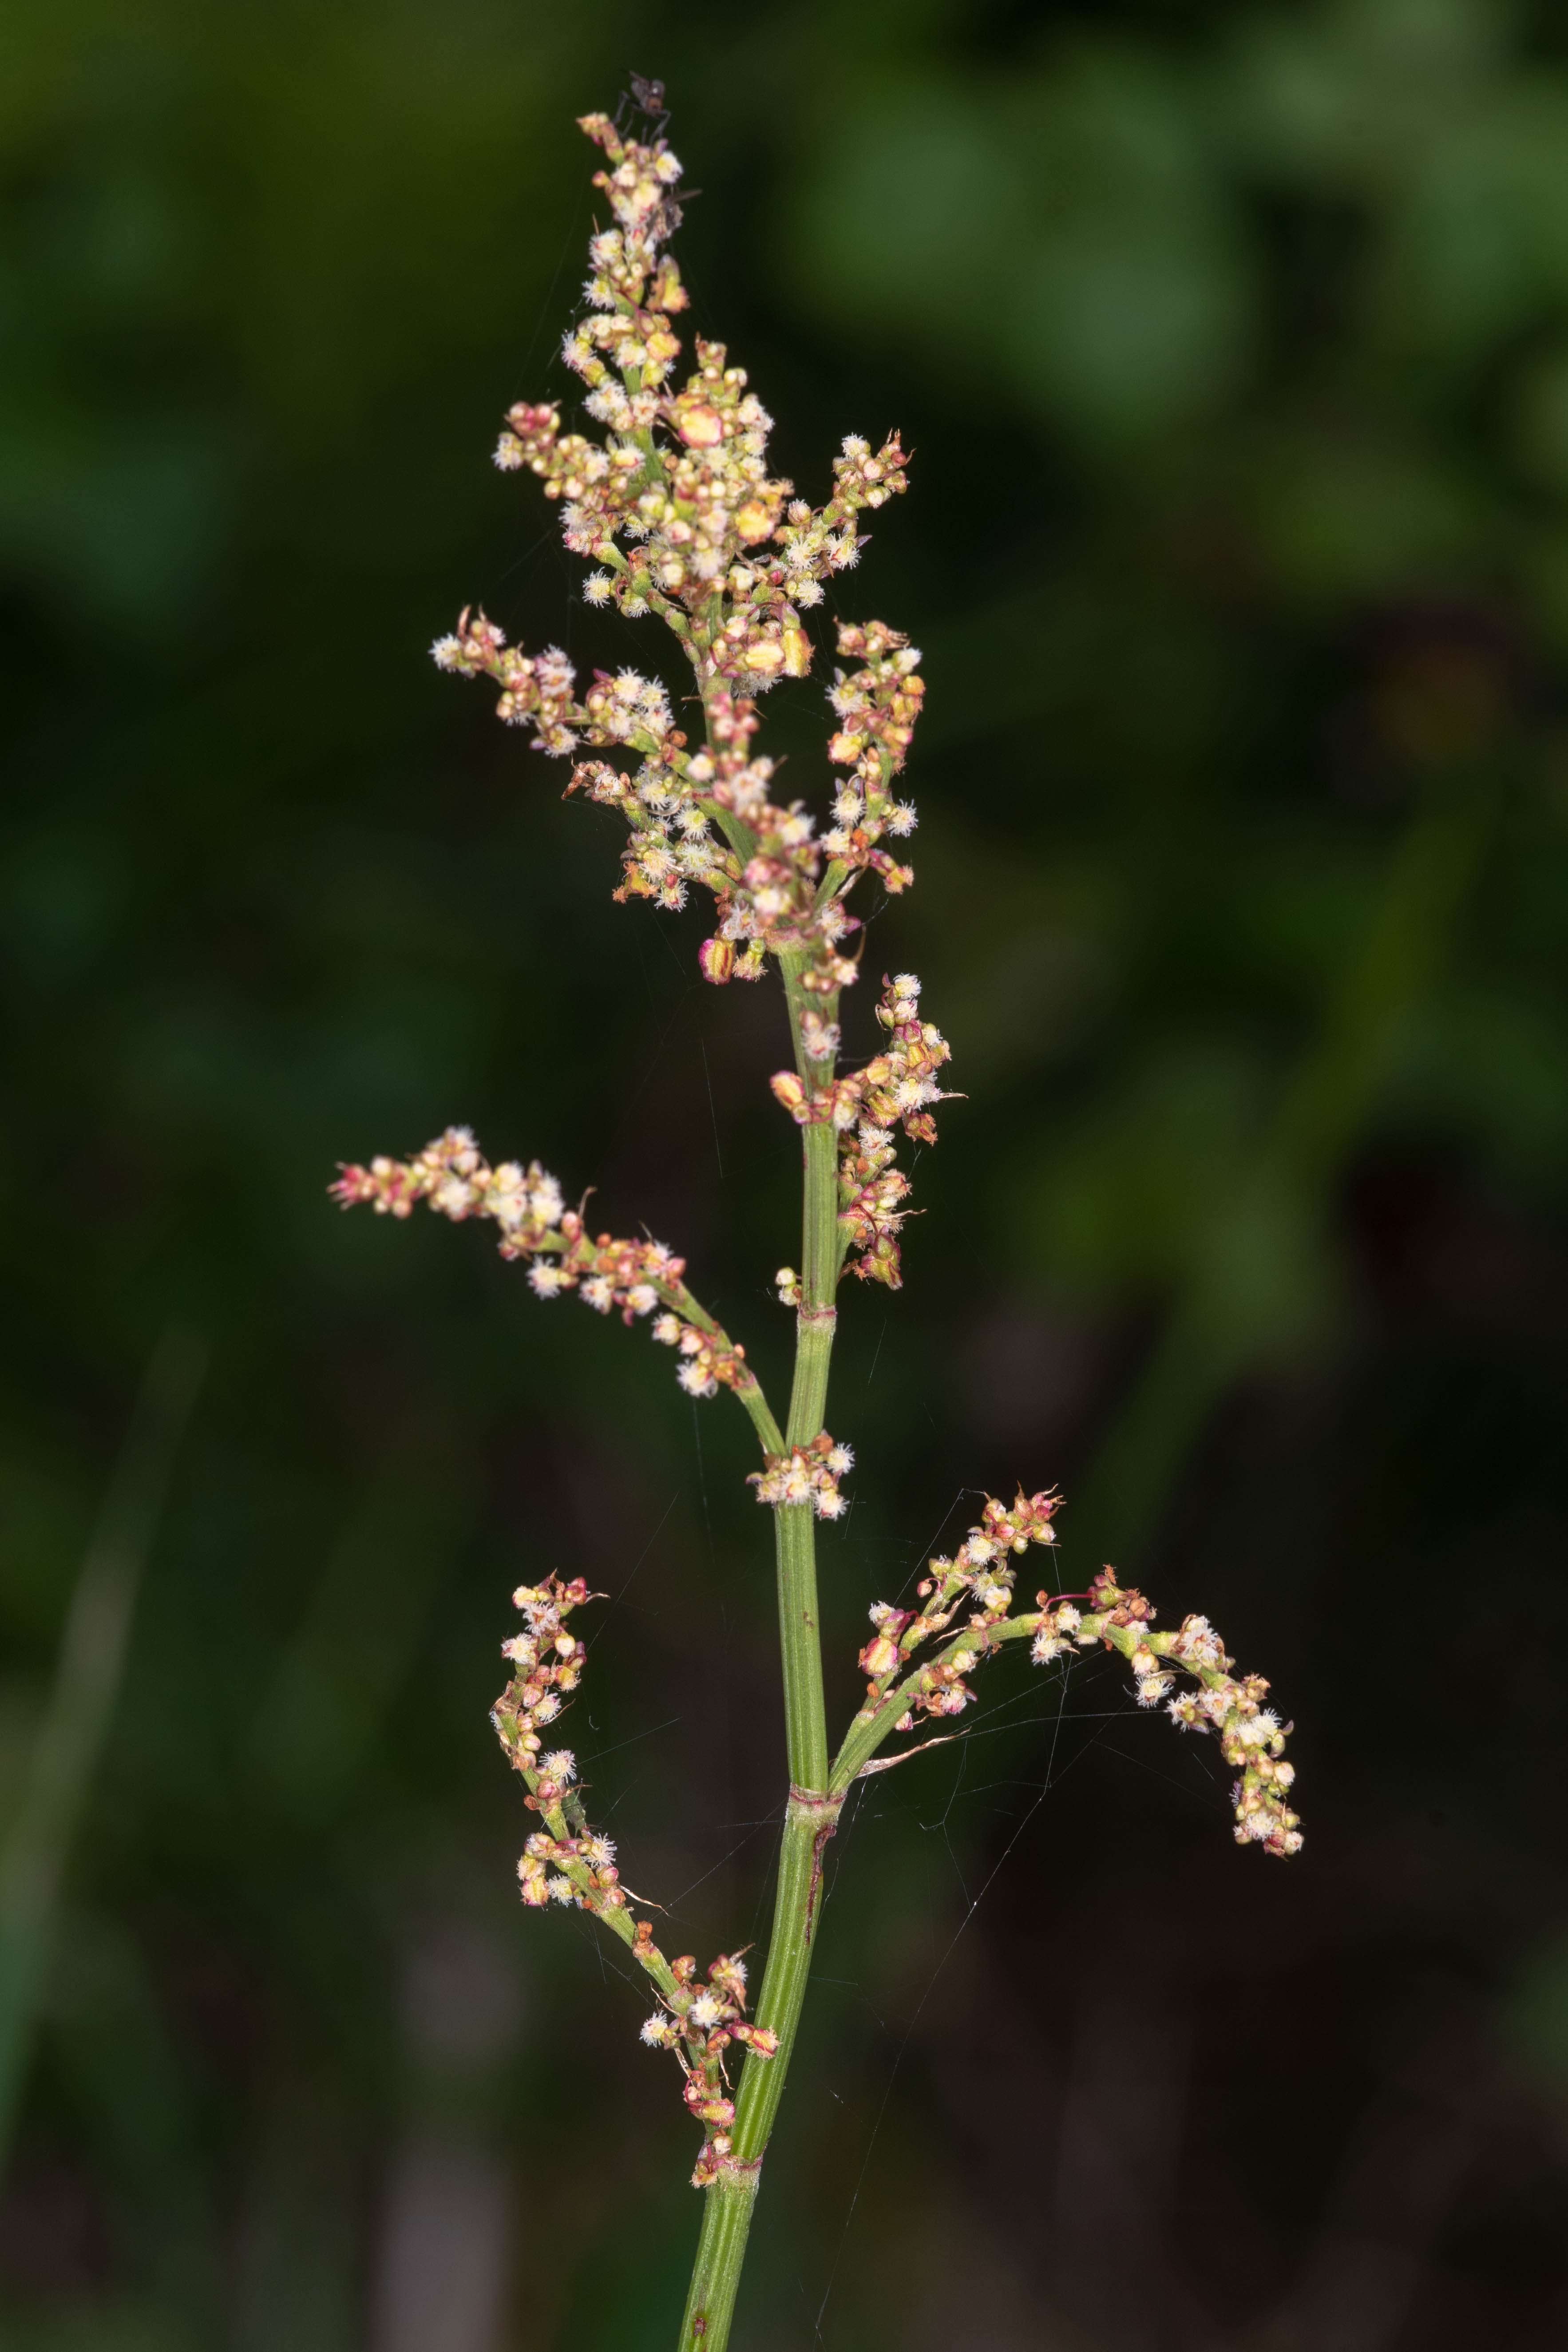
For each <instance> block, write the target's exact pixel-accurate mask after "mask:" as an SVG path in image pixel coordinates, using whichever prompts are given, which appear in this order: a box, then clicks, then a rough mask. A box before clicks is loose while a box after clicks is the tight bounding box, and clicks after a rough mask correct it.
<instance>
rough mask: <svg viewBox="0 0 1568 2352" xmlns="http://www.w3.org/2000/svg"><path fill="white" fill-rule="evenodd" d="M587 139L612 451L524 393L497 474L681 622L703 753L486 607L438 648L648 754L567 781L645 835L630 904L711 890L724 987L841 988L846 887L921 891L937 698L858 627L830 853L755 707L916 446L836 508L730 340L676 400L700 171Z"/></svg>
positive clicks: (600, 564)
mask: <svg viewBox="0 0 1568 2352" xmlns="http://www.w3.org/2000/svg"><path fill="white" fill-rule="evenodd" d="M582 128H583V129H584V131H586V133H587V134H588V136H589V138H590V139H592V140H593V141H594V142H595V144H596V145H598V146H599V147H601V148H602V149H603V150H604V152H605V169H603V170H601V171H599V172H597V173H595V186H596V187H599V188H602V189H603V190H604V192H605V195H606V197H607V199H608V201H609V205H610V210H611V213H612V215H613V219H614V226H610V227H607V228H603V229H600V230H598V231H596V232H595V236H593V238H592V239H591V241H590V245H589V259H590V262H591V265H592V268H591V274H590V276H589V278H588V280H587V284H586V286H585V288H584V296H585V301H586V306H587V308H586V315H585V316H584V318H582V319H581V320H579V321H578V323H577V324H576V325H574V327H573V328H572V330H571V331H570V332H569V333H568V335H567V337H566V340H565V342H564V345H563V356H564V358H565V360H566V362H567V364H568V366H569V367H571V368H572V369H573V370H574V372H575V373H576V374H578V375H579V376H580V377H581V378H582V379H583V381H584V383H585V384H586V386H587V398H586V401H585V403H584V405H585V406H586V408H587V411H588V414H589V415H590V417H591V418H592V419H593V420H594V421H595V423H596V424H597V425H600V426H602V427H603V428H604V437H603V439H602V440H595V439H590V438H589V437H587V436H584V435H583V434H581V433H572V432H563V430H562V421H561V415H560V411H559V409H558V408H557V407H556V406H555V405H554V404H552V403H550V402H544V403H539V404H529V403H527V402H520V403H519V404H517V406H515V407H514V408H512V409H511V410H510V412H509V414H508V417H507V427H506V430H505V431H504V432H503V433H502V435H501V437H500V443H499V445H498V446H497V449H496V463H497V464H498V465H499V466H500V467H503V468H504V469H506V470H508V471H515V470H517V469H519V468H524V467H525V468H527V469H528V470H529V471H531V472H532V473H534V474H536V475H537V476H538V477H539V478H540V479H541V480H542V483H543V486H544V492H545V496H546V497H547V498H551V499H560V500H561V501H562V507H561V520H562V532H563V538H564V540H565V543H566V545H567V547H568V548H569V549H571V550H572V551H574V552H575V553H577V554H581V555H584V556H587V557H589V558H590V559H591V560H592V561H593V562H594V563H595V566H596V568H595V570H594V571H593V572H590V574H589V576H588V578H587V580H586V581H585V583H584V592H583V593H584V596H585V597H586V599H587V601H588V602H589V603H590V604H596V605H606V604H615V605H616V606H617V608H618V609H619V610H620V611H621V612H622V613H623V614H626V615H627V616H629V617H631V618H634V619H635V618H637V617H638V616H640V615H641V614H646V613H649V612H654V613H658V614H659V615H660V616H661V617H662V618H663V619H664V620H665V621H666V622H667V623H668V625H669V626H670V628H671V629H672V630H673V631H674V633H675V635H676V636H677V637H678V638H679V641H680V644H681V646H682V647H683V648H684V650H685V652H686V655H687V656H688V658H689V661H690V663H691V665H692V667H693V669H694V670H695V672H696V676H697V682H698V687H699V690H700V698H701V703H702V708H703V713H704V718H705V720H706V729H707V740H706V743H705V744H704V745H703V746H702V747H701V748H700V749H699V750H698V751H695V752H693V751H691V750H690V749H689V743H688V739H687V737H686V735H685V734H684V733H683V732H682V730H679V728H677V727H676V726H675V725H674V724H673V722H672V719H671V717H670V712H669V708H668V699H667V698H666V696H665V693H664V689H663V688H662V687H660V686H658V684H657V683H653V682H650V681H649V680H647V679H646V678H644V677H641V676H640V674H639V673H638V672H637V671H635V670H624V671H621V672H620V673H618V674H617V675H616V676H615V677H610V676H609V675H608V674H606V673H604V672H599V673H596V674H595V683H594V684H593V686H592V687H590V688H589V689H588V691H587V693H586V694H585V695H584V697H583V698H582V700H581V701H578V700H577V699H576V697H575V688H576V677H575V673H574V669H573V667H572V665H571V663H570V662H568V661H567V659H566V657H565V656H564V655H563V653H562V652H561V651H560V650H559V648H557V647H553V646H552V647H551V648H549V649H548V650H547V651H546V652H544V653H542V654H538V655H532V656H531V655H527V654H524V653H523V652H522V651H521V649H520V648H518V647H515V646H508V645H507V643H506V640H505V637H504V635H503V634H502V632H501V631H500V629H498V628H497V627H496V625H495V624H494V623H493V622H491V621H489V620H488V619H487V618H486V617H485V615H484V614H479V615H478V617H477V618H476V617H471V616H470V614H468V613H465V614H463V616H462V619H461V620H460V621H459V623H458V629H457V632H456V634H455V635H450V636H445V637H442V638H439V639H438V640H437V643H436V645H435V646H434V647H433V649H432V650H433V652H434V655H435V658H436V660H437V663H438V664H439V665H440V666H441V667H443V668H445V669H451V670H458V671H461V672H464V673H466V674H468V675H469V676H478V675H484V676H487V677H491V678H493V679H494V680H495V682H496V684H497V685H498V686H499V687H500V704H499V709H500V716H501V718H502V719H506V720H507V721H509V722H510V723H511V724H514V725H521V724H526V725H528V726H530V727H531V728H532V730H533V732H534V740H535V748H536V749H538V750H541V751H547V752H550V753H552V754H554V755H557V756H565V755H566V754H568V753H571V752H573V751H576V749H577V748H578V745H579V743H580V742H586V743H587V744H588V745H589V746H590V747H592V748H595V749H603V748H605V747H608V746H618V747H620V748H622V749H625V750H628V751H635V752H636V753H637V755H638V756H639V759H640V761H641V764H640V766H639V767H638V768H637V770H636V772H633V773H627V772H624V771H622V770H621V769H619V768H617V767H616V766H615V765H613V764H612V763H611V762H609V761H605V760H590V761H582V762H580V763H579V764H578V766H577V767H576V768H575V770H574V773H573V778H572V783H571V786H570V787H569V789H570V790H574V791H581V792H583V793H585V794H586V795H587V797H588V798H589V799H591V800H594V801H596V802H599V803H602V804H604V805H607V806H613V807H616V808H617V809H619V810H620V812H621V814H623V815H624V816H625V817H626V821H627V824H628V825H629V826H630V829H631V839H630V842H629V845H628V846H627V849H626V853H625V857H624V866H625V872H624V877H623V879H622V882H621V886H620V887H619V889H618V890H617V891H616V897H617V898H622V899H626V898H652V899H654V900H655V901H657V903H658V904H659V905H660V906H664V907H671V908H674V907H679V906H682V905H683V904H684V903H685V899H686V894H687V890H688V888H689V886H690V885H691V884H692V883H693V882H695V883H698V884H700V885H701V886H702V887H706V888H708V889H710V890H711V891H712V892H713V893H714V896H715V898H717V900H718V923H717V926H716V929H715V930H714V932H713V934H712V936H711V938H710V939H709V940H707V941H706V943H705V944H704V947H703V949H702V950H701V968H702V971H703V973H704V975H705V977H706V978H707V979H709V980H710V981H714V982H725V981H728V980H731V979H734V978H738V979H743V980H751V979H755V978H756V977H758V975H759V974H760V973H761V971H762V969H763V957H764V956H765V955H766V954H769V953H772V954H779V955H783V954H790V955H798V956H800V957H802V959H803V965H804V969H803V972H802V977H803V979H804V981H805V984H806V985H807V986H809V987H811V988H813V989H815V990H816V991H817V992H819V993H821V994H823V995H829V994H831V993H833V992H835V991H837V989H839V988H841V987H843V986H844V985H846V984H847V982H850V981H852V980H853V979H854V978H855V973H856V967H855V963H854V961H853V959H852V958H851V957H850V956H849V955H847V953H846V952H845V942H846V940H847V939H848V938H849V937H850V935H851V934H852V933H853V932H854V931H855V930H856V929H858V925H857V924H856V923H855V921H854V920H853V919H851V918H850V917H849V916H848V915H847V913H846V912H845V909H844V907H843V904H842V899H843V895H844V893H845V891H846V890H847V889H848V888H849V887H852V886H853V884H854V882H855V880H856V879H857V878H858V876H859V875H860V874H861V873H865V872H871V873H876V874H879V875H880V877H881V878H882V880H883V882H884V883H885V884H886V886H887V887H888V888H889V889H890V890H900V889H902V888H904V887H906V886H907V884H908V883H909V882H910V880H912V878H913V877H912V875H911V873H910V868H909V867H908V866H901V865H900V864H899V863H898V862H897V861H896V860H895V859H894V858H893V857H892V856H890V855H889V853H888V852H887V851H886V850H885V849H883V848H881V847H880V846H879V844H880V842H881V840H882V837H883V835H887V834H891V835H895V836H902V835H907V834H908V833H909V832H910V830H911V828H912V826H913V824H914V822H915V814H914V810H913V809H912V808H911V807H910V805H909V804H908V803H900V802H898V801H895V800H894V799H893V797H892V796H891V793H890V790H889V786H890V783H891V780H892V778H893V776H894V774H895V773H896V772H897V771H898V770H899V769H900V767H901V766H902V764H903V761H904V758H905V755H906V753H907V751H908V749H909V744H910V733H911V730H912V729H913V725H914V720H915V718H916V717H917V715H918V713H919V709H920V705H921V695H922V693H923V691H924V688H923V686H922V683H921V678H920V677H919V676H918V675H917V667H918V663H919V659H920V656H919V655H918V654H917V653H916V652H914V651H913V650H912V649H911V648H910V646H908V644H907V642H906V640H905V639H904V638H903V637H901V636H900V635H899V634H898V632H897V631H896V630H893V629H889V628H888V627H887V626H886V625H884V624H883V623H881V622H878V621H873V622H869V623H868V624H866V625H864V626H863V627H861V626H854V625H840V627H839V630H838V650H839V653H840V655H841V656H846V657H851V658H855V659H858V660H859V661H860V662H861V664H862V665H863V666H862V667H860V668H859V669H858V670H856V671H855V672H854V673H853V674H852V675H851V676H849V677H846V676H845V674H844V673H843V672H842V671H839V672H837V676H836V682H835V686H834V688H833V691H832V697H831V699H832V702H833V706H834V710H835V713H836V716H837V722H838V723H837V732H836V733H835V735H834V737H833V740H832V743H831V744H830V746H829V757H830V759H831V760H832V761H835V762H836V763H837V764H839V765H842V766H844V767H847V768H848V769H849V770H850V773H849V775H848V776H847V777H846V779H845V780H844V782H843V783H842V784H841V785H840V786H839V788H838V792H837V800H836V803H835V809H834V819H835V822H834V825H833V828H832V830H831V831H830V832H829V833H827V834H826V835H823V836H822V837H821V838H820V839H819V838H818V837H817V835H816V824H815V821H814V819H813V818H812V817H811V816H810V815H808V814H806V813H805V811H804V810H803V809H802V807H801V804H800V803H798V802H794V803H790V804H789V805H788V806H780V805H778V804H776V803H775V802H774V800H773V793H772V782H773V762H772V761H769V760H766V759H763V758H759V757H757V756H756V755H755V754H754V752H753V751H752V735H753V734H754V732H755V730H756V714H755V709H754V698H755V697H756V696H757V695H758V694H760V693H762V692H763V691H764V690H765V689H766V688H768V687H770V686H772V685H773V684H774V683H775V682H776V680H777V679H779V678H780V677H805V674H806V672H807V670H808V669H809V667H810V665H811V653H812V649H811V646H810V642H809V640H808V638H807V636H806V633H805V625H804V624H803V621H802V618H801V615H802V612H803V611H804V610H807V609H809V608H810V607H811V606H813V605H815V604H820V603H821V601H822V596H823V582H824V581H825V580H826V579H827V578H829V577H830V576H831V575H832V574H833V573H835V572H842V571H845V570H847V568H848V567H849V566H850V565H852V564H853V563H855V562H856V561H857V560H858V555H859V551H860V549H861V547H862V546H863V545H864V543H865V542H864V539H863V536H862V535H861V534H860V533H859V532H858V529H857V520H856V519H857V517H858V515H859V514H861V513H862V512H863V511H865V510H867V509H875V508H877V507H879V506H882V505H884V504H885V503H886V501H887V500H888V499H889V498H891V497H894V496H895V495H897V494H898V493H899V492H900V491H901V490H903V489H904V488H906V486H907V485H906V475H905V467H906V459H905V457H904V452H903V449H902V448H901V446H900V441H899V436H898V435H897V434H896V433H895V434H892V435H890V436H889V438H888V440H887V441H885V442H884V443H883V445H882V446H881V447H880V448H879V449H877V450H873V449H872V447H871V446H870V444H869V443H868V441H866V440H864V439H862V438H861V437H860V436H858V435H854V434H851V435H850V436H847V438H846V440H845V442H844V444H843V446H842V448H841V450H840V452H839V455H838V456H837V457H836V458H835V460H834V463H833V495H832V497H831V498H830V499H828V501H827V503H826V505H825V506H823V507H820V508H818V507H813V506H812V505H811V504H810V502H809V501H808V500H806V499H797V498H795V497H794V496H793V495H792V492H793V485H792V484H791V483H789V482H788V481H785V480H784V479H782V478H775V477H774V476H773V475H772V474H770V472H769V470H768V436H769V435H770V433H771V431H772V429H773V419H772V418H771V417H770V416H769V415H768V413H767V411H766V410H765V409H764V408H763V405H762V404H761V402H760V401H759V400H758V399H757V396H756V394H754V393H753V392H752V391H750V390H749V389H748V387H747V382H746V373H745V370H744V369H743V368H739V367H733V366H731V364H730V362H729V355H728V353H727V352H726V351H725V348H724V346H723V345H722V344H721V343H716V342H708V341H703V340H702V339H701V338H700V337H699V338H698V340H697V343H696V351H695V357H696V361H697V366H696V369H695V371H694V373H691V374H690V375H689V376H688V378H687V379H686V381H685V383H682V384H679V386H677V384H676V383H675V380H674V377H673V375H672V369H673V365H674V362H675V361H676V359H677V358H678V357H679V352H680V349H681V345H680V340H679V337H678V336H677V334H676V333H675V331H674V329H673V326H672V324H671V320H672V316H673V315H674V314H675V313H677V312H679V311H680V310H684V309H685V308H686V303H687V296H686V292H685V289H684V288H683V287H682V285H681V282H680V274H679V269H678V268H677V267H676V264H675V262H674V261H673V259H672V258H671V257H669V255H668V253H666V252H664V251H663V249H662V248H663V247H664V245H665V243H666V240H667V239H668V237H669V236H670V235H671V234H672V233H673V231H674V229H675V228H676V227H677V226H679V219H680V211H679V202H678V197H677V191H678V188H679V179H680V165H679V162H678V161H677V159H676V157H675V156H674V155H673V154H672V153H671V152H670V151H669V149H668V146H667V145H666V144H665V142H664V141H663V140H662V139H657V140H655V142H653V144H652V145H643V144H642V143H640V142H638V141H637V140H635V139H630V138H627V137H625V136H623V134H622V133H621V132H620V131H618V130H617V129H616V126H615V124H614V123H613V122H612V121H610V120H609V118H608V117H607V116H605V115H602V114H591V115H585V116H584V117H583V118H582ZM715 825H716V826H717V828H718V831H717V833H715V831H714V827H715ZM825 860H826V874H825V872H824V865H825Z"/></svg>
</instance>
